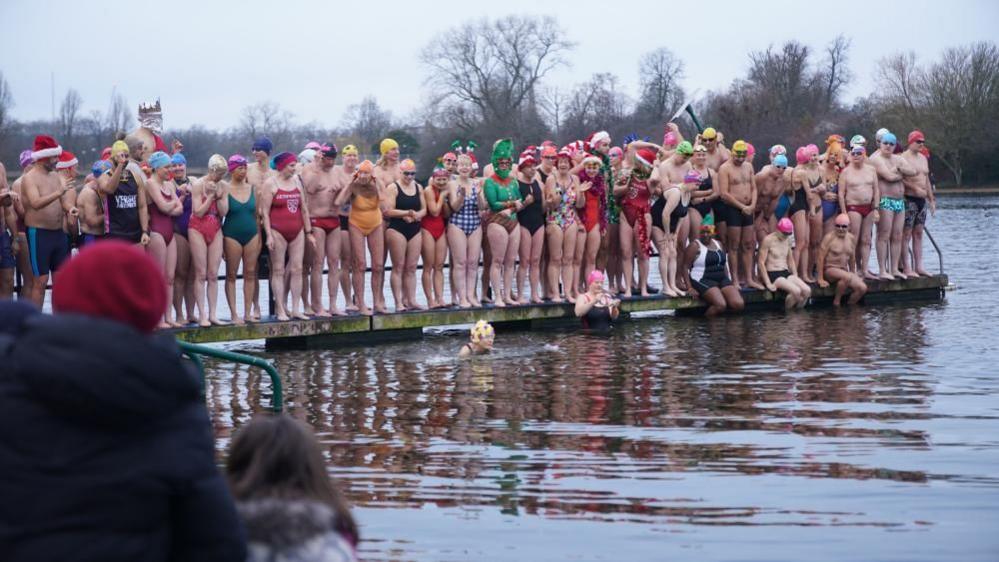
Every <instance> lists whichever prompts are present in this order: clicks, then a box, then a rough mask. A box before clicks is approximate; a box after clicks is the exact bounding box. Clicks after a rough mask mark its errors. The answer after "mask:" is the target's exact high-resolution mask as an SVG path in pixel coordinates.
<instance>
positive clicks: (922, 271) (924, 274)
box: [916, 269, 933, 277]
mask: <svg viewBox="0 0 999 562" xmlns="http://www.w3.org/2000/svg"><path fill="white" fill-rule="evenodd" d="M916 274H917V275H919V276H920V277H933V274H932V273H930V272H928V271H926V270H925V269H917V270H916Z"/></svg>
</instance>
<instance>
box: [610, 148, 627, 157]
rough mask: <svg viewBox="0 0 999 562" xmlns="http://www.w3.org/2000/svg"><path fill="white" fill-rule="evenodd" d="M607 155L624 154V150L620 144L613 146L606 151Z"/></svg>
mask: <svg viewBox="0 0 999 562" xmlns="http://www.w3.org/2000/svg"><path fill="white" fill-rule="evenodd" d="M607 156H618V157H620V156H624V151H623V150H621V147H620V146H615V147H612V148H611V149H610V150H608V151H607Z"/></svg>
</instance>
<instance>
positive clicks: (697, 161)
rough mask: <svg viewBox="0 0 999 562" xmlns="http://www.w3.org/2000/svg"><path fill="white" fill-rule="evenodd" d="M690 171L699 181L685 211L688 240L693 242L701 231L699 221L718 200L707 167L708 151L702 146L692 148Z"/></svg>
mask: <svg viewBox="0 0 999 562" xmlns="http://www.w3.org/2000/svg"><path fill="white" fill-rule="evenodd" d="M690 169H692V170H694V171H695V172H697V174H698V176H700V178H701V181H700V182H699V183H698V184H697V190H696V191H694V192H693V193H691V194H690V208H689V209H688V210H687V213H688V216H689V217H690V218H689V219H687V222H688V223H689V225H688V226H689V227H688V228H687V230H689V231H690V232H689V233H688V239H689V241H690V242H693V241H694V240H695V239H697V236H698V233H699V232H700V230H701V221H702V220H704V217H706V216H708V213H710V212H711V210H712V208H713V206H714V203H715V201H717V200H718V187H717V185H718V184H717V182H716V181H715V171H714V170H712V169H711V168H709V167H708V149H707V147H705V146H704V145H702V144H699V145H697V146H695V147H694V155H693V157H691V159H690Z"/></svg>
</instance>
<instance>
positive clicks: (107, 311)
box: [52, 241, 167, 333]
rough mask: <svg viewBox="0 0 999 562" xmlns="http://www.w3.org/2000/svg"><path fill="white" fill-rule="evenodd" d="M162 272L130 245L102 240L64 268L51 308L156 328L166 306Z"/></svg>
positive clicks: (143, 328)
mask: <svg viewBox="0 0 999 562" xmlns="http://www.w3.org/2000/svg"><path fill="white" fill-rule="evenodd" d="M166 292H167V287H166V281H164V279H163V271H162V270H161V269H160V266H159V265H157V264H156V262H155V261H153V259H152V258H150V257H149V256H148V255H146V253H145V252H144V251H143V250H141V249H139V248H136V247H135V246H133V245H131V244H126V243H124V242H117V241H106V242H98V243H97V244H93V245H91V246H88V247H86V248H84V249H83V250H81V251H80V254H79V255H78V256H77V257H75V258H73V259H72V260H70V261H69V263H67V264H66V265H65V266H63V267H62V270H61V271H60V273H59V275H57V276H56V278H55V283H54V284H53V286H52V309H53V310H54V311H55V312H56V313H58V314H64V313H75V314H84V315H87V316H97V317H101V318H107V319H110V320H115V321H117V322H121V323H122V324H127V325H129V326H131V327H133V328H135V329H136V330H138V331H140V332H144V333H149V332H152V331H153V329H154V328H155V327H156V325H157V324H158V323H159V321H160V318H161V317H162V316H163V312H164V311H165V310H166V307H167V296H166Z"/></svg>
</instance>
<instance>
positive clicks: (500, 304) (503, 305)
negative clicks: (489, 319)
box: [493, 297, 506, 308]
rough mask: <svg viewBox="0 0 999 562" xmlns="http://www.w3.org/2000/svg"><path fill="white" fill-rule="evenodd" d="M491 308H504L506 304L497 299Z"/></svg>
mask: <svg viewBox="0 0 999 562" xmlns="http://www.w3.org/2000/svg"><path fill="white" fill-rule="evenodd" d="M493 306H495V307H497V308H506V303H505V302H503V299H502V298H499V297H497V298H496V301H495V302H493Z"/></svg>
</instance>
